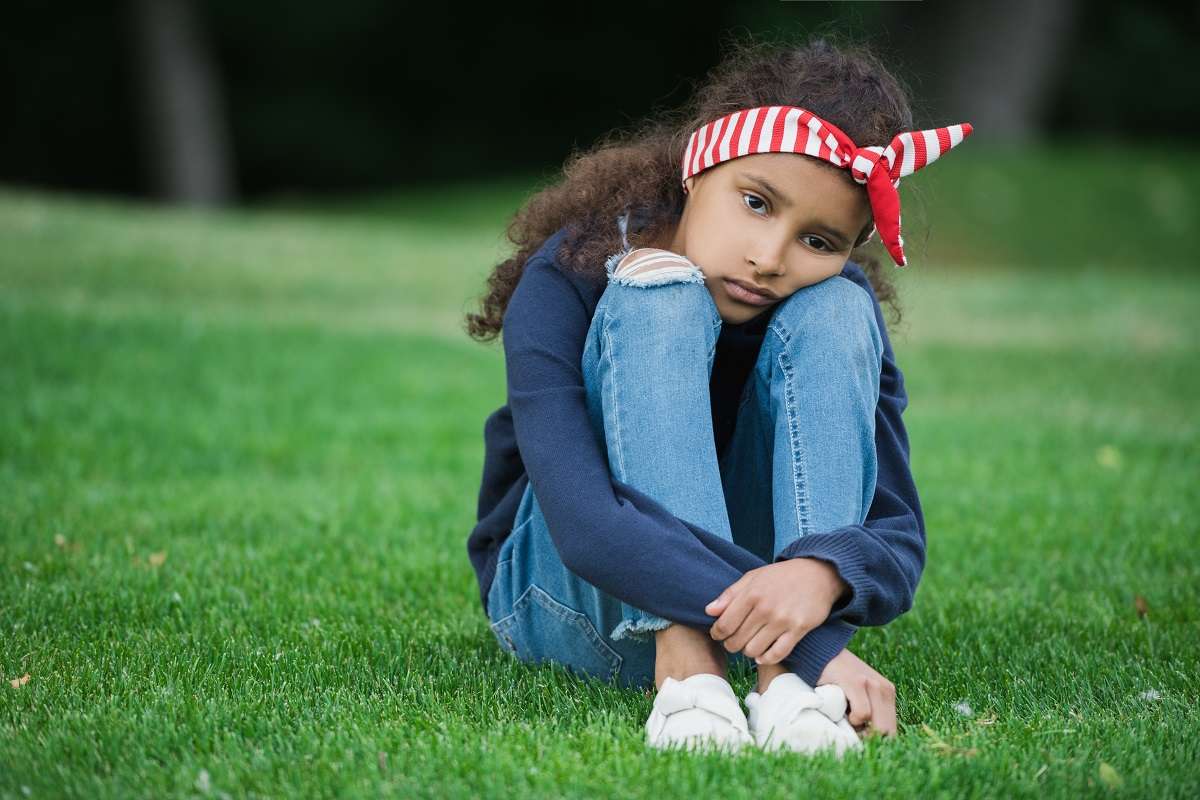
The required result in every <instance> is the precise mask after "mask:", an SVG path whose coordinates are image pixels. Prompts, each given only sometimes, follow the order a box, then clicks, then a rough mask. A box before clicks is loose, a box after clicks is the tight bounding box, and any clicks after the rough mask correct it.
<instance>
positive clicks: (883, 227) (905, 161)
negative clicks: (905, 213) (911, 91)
mask: <svg viewBox="0 0 1200 800" xmlns="http://www.w3.org/2000/svg"><path fill="white" fill-rule="evenodd" d="M801 127H803V128H804V130H805V134H804V135H803V136H802V135H800V131H801ZM971 130H972V128H971V125H970V123H967V122H964V123H961V124H959V125H950V126H948V127H945V128H932V129H930V130H925V131H905V132H904V133H899V134H896V136H895V137H894V138H893V139H892V143H891V144H889V145H888V146H887V147H880V146H878V145H870V146H867V147H859V146H857V145H856V144H854V142H853V141H851V139H850V137H849V136H847V135H846V134H845V133H843V132H842V130H841V129H840V128H838V127H837V126H836V125H834V124H833V123H831V122H826V121H825V120H823V119H821V118H820V117H818V116H817V115H816V114H814V113H812V112H811V111H806V110H805V109H803V108H798V107H796V106H759V107H758V108H750V109H743V110H741V111H735V112H733V113H732V114H727V115H725V116H724V117H721V118H720V119H718V120H714V121H712V122H710V123H708V124H706V125H702V126H701V127H700V128H698V129H697V130H696V131H694V132H693V133H692V136H691V138H690V139H689V140H688V146H687V152H685V153H684V156H683V181H684V185H683V191H684V193H685V194H686V193H687V190H688V189H687V179H688V178H690V177H691V176H693V175H695V174H697V173H699V172H703V171H704V170H706V169H708V168H709V167H711V166H713V165H715V164H720V163H721V162H722V161H728V160H729V159H731V158H738V157H739V156H748V155H753V154H755V153H798V154H800V155H806V156H813V157H814V158H821V159H824V160H826V161H828V162H829V163H831V164H833V165H834V166H835V167H841V168H843V169H848V170H850V174H851V175H852V176H854V180H855V181H857V182H858V183H863V184H866V186H867V198H868V199H869V200H870V202H871V211H872V213H873V215H874V217H875V230H878V231H879V238H880V239H881V240H882V241H883V245H884V247H886V248H887V251H888V252H889V253H891V255H892V259H893V260H894V261H895V262H896V266H897V267H903V266H904V265H905V263H906V262H905V259H904V239H903V238H902V237H901V236H900V193H899V192H897V191H896V188H897V187H898V186H899V185H900V178H902V177H903V176H905V175H911V174H913V173H914V172H916V171H917V170H919V169H921V168H922V167H924V166H927V165H928V164H931V163H933V162H934V161H936V160H937V159H938V157H939V156H941V155H942V154H943V153H945V152H947V151H948V150H950V148H952V147H954V146H955V145H956V144H959V143H961V142H962V141H963V140H964V139H966V138H967V137H968V136H970V135H971ZM881 163H882V164H883V166H882V167H880V166H879V165H880V164H881ZM874 232H875V231H874V230H872V233H874ZM867 238H870V237H869V236H868V237H867Z"/></svg>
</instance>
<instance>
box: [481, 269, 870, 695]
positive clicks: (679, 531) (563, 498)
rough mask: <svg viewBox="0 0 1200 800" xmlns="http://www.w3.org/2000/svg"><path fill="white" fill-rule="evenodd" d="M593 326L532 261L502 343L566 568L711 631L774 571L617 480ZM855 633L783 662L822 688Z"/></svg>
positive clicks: (816, 638)
mask: <svg viewBox="0 0 1200 800" xmlns="http://www.w3.org/2000/svg"><path fill="white" fill-rule="evenodd" d="M590 324H591V319H590V317H589V314H588V310H587V306H586V304H585V302H584V300H583V298H582V297H581V296H580V294H579V292H578V291H577V290H576V289H575V287H574V286H573V285H572V284H571V282H570V280H569V279H568V278H567V276H566V275H564V274H563V273H562V272H561V270H559V269H558V268H557V267H556V266H555V265H554V264H553V263H552V262H550V261H549V260H548V259H545V258H542V257H534V258H532V259H530V260H529V261H528V262H527V263H526V265H525V269H524V272H523V274H522V276H521V278H520V280H519V281H518V283H517V287H516V289H515V290H514V292H513V295H512V297H511V299H510V301H509V304H508V307H507V309H506V310H505V314H504V321H503V342H504V355H505V369H506V372H507V379H508V404H509V407H510V408H511V410H512V417H513V426H514V430H515V433H516V439H517V446H518V449H519V450H520V453H521V459H522V461H523V462H524V464H525V468H526V471H527V472H528V474H529V480H530V483H531V485H532V486H533V491H534V494H535V496H536V497H537V500H538V505H539V506H540V507H541V510H542V513H543V515H544V516H545V518H546V523H547V525H548V527H549V530H550V537H551V539H552V541H553V542H554V546H555V548H556V549H557V551H558V554H559V557H560V559H561V560H562V562H563V564H564V565H565V566H566V567H567V569H569V570H571V572H573V573H575V574H576V575H578V576H579V577H581V578H583V579H584V580H586V581H587V582H588V583H590V584H592V585H593V586H596V587H597V588H599V589H600V590H602V591H604V592H606V593H608V594H610V595H612V596H613V597H616V598H618V599H620V600H622V601H623V602H625V603H628V604H629V605H632V606H634V607H636V608H640V609H642V610H644V611H648V612H650V613H652V614H655V615H657V616H660V617H663V618H664V619H669V620H671V621H673V622H677V623H681V624H684V625H689V626H691V627H693V628H698V629H701V630H704V631H707V630H708V628H710V627H711V626H712V625H713V623H715V622H716V621H717V617H714V616H711V615H709V614H707V613H706V612H705V611H704V607H705V606H706V605H707V604H708V603H709V602H711V601H712V600H713V599H715V598H716V597H717V596H718V595H719V594H720V593H721V592H722V591H724V589H725V588H726V587H728V586H729V585H730V584H732V583H734V582H735V581H737V580H738V578H740V577H741V576H742V575H743V574H744V573H745V572H748V571H749V570H751V569H756V568H758V567H761V566H764V565H765V564H766V562H764V561H763V560H762V559H761V558H759V557H758V556H757V555H755V554H754V553H752V552H750V551H749V550H746V549H744V548H742V547H741V546H739V545H737V544H736V543H734V542H730V541H728V540H726V539H723V538H721V537H720V536H717V535H716V534H714V533H712V532H710V531H707V530H704V529H703V528H700V527H698V526H696V525H694V524H692V523H690V522H687V521H685V520H681V519H680V518H678V517H676V516H675V515H674V514H672V513H671V512H670V511H668V510H667V508H666V507H665V506H663V505H662V504H661V503H659V502H658V501H656V500H654V499H653V498H651V497H650V496H649V495H646V494H645V493H643V492H641V491H639V490H637V489H635V488H634V487H633V486H630V485H628V484H626V483H624V482H622V481H619V480H617V479H616V478H614V477H613V476H612V473H611V471H610V469H609V466H608V461H607V458H606V456H605V452H604V449H603V445H604V441H603V438H602V435H601V434H600V433H598V432H596V431H594V430H593V429H592V426H591V421H590V419H589V417H588V412H587V394H586V389H585V387H584V384H583V367H582V361H583V350H584V344H585V340H586V337H587V331H588V328H589V327H590ZM854 631H855V627H854V626H853V625H852V624H849V623H848V622H845V621H841V620H833V621H827V622H826V623H825V624H823V625H822V626H820V627H818V628H816V629H815V630H813V631H811V632H809V633H808V634H807V635H806V636H805V637H804V638H803V639H801V640H800V641H799V642H798V643H797V644H796V646H795V647H794V648H793V650H792V652H791V654H789V655H788V656H787V657H785V658H784V659H783V663H784V664H785V665H786V666H787V667H788V668H789V669H791V670H793V671H795V672H796V673H797V674H799V675H800V676H801V677H802V678H803V679H804V680H805V681H806V682H808V683H809V684H810V685H815V683H816V681H817V679H818V678H819V676H820V674H821V672H822V671H824V668H825V665H826V664H827V663H828V662H829V660H830V659H832V658H833V657H834V656H835V655H837V654H838V653H839V652H841V650H842V649H843V648H844V647H845V646H846V644H847V643H848V642H849V640H850V638H851V636H853V634H854ZM604 633H605V634H606V635H607V634H608V633H609V632H607V631H605V632H604Z"/></svg>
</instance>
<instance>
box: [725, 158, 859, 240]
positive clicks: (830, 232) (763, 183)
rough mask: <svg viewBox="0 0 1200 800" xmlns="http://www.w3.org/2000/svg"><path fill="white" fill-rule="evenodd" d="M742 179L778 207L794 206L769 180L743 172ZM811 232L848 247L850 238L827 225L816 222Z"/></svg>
mask: <svg viewBox="0 0 1200 800" xmlns="http://www.w3.org/2000/svg"><path fill="white" fill-rule="evenodd" d="M742 177H743V178H745V179H746V180H748V181H750V182H752V183H757V184H758V185H759V188H761V189H762V190H763V191H764V192H766V193H767V194H769V195H772V196H774V198H775V199H776V200H777V201H778V202H779V204H780V205H782V206H792V205H795V204H794V203H793V202H792V199H791V198H790V197H788V196H787V195H786V194H784V193H783V192H781V191H779V189H777V188H775V185H774V184H772V183H771V182H770V181H769V180H767V179H766V178H764V177H763V176H761V175H752V174H750V173H749V172H743V173H742ZM813 230H816V231H820V232H821V233H823V234H825V235H826V236H828V237H830V238H831V239H836V240H837V243H838V245H839V246H841V247H845V246H846V245H848V244H849V243H850V238H849V237H848V236H846V234H844V233H842V232H841V231H839V230H837V229H836V228H831V227H829V226H828V225H825V224H823V223H820V222H818V223H816V224H815V225H813Z"/></svg>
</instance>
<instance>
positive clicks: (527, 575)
mask: <svg viewBox="0 0 1200 800" xmlns="http://www.w3.org/2000/svg"><path fill="white" fill-rule="evenodd" d="M614 258H615V257H614ZM720 326H721V318H720V315H719V313H718V311H717V308H716V304H715V303H714V302H713V300H712V297H711V295H709V293H708V290H707V288H706V287H705V285H704V283H703V276H702V275H701V274H700V273H699V272H698V271H696V272H694V273H692V274H685V275H681V274H679V273H676V274H674V275H672V276H671V277H670V279H669V280H662V281H660V282H650V281H645V282H641V281H638V280H636V276H627V277H625V278H622V279H615V280H613V281H612V282H610V283H609V285H608V286H607V288H606V291H605V293H604V295H603V296H602V297H601V299H600V302H599V304H598V305H597V307H596V311H595V314H594V316H593V318H592V324H591V328H590V329H589V332H588V337H587V341H586V344H585V348H584V353H583V359H582V369H583V376H584V383H585V386H586V389H587V404H588V413H589V417H590V419H591V422H592V428H593V431H594V432H595V434H596V436H597V438H598V440H600V441H602V442H603V443H604V445H605V448H604V449H605V451H606V453H607V457H608V461H609V467H610V470H611V471H612V474H613V476H614V477H615V478H617V479H618V480H621V481H623V482H626V483H628V484H630V485H632V486H634V487H635V488H637V489H639V490H641V491H643V492H645V493H646V494H648V495H649V496H651V497H653V498H654V499H655V500H657V501H659V502H661V503H662V504H663V505H664V507H666V508H667V509H668V510H669V511H671V512H672V513H673V514H675V515H676V516H678V517H681V518H683V519H686V520H688V521H691V522H693V523H695V524H697V525H700V526H702V527H704V528H706V529H707V530H709V531H711V532H713V533H714V534H716V535H721V536H724V537H726V538H728V539H729V540H730V541H732V532H731V529H730V526H729V519H728V515H727V514H726V511H725V499H724V497H723V495H722V492H721V475H720V468H719V465H718V463H717V456H716V447H715V444H714V442H713V431H712V416H711V408H710V401H709V393H708V382H709V376H710V374H711V370H712V360H713V357H714V355H715V351H716V342H717V338H718V335H719V333H720ZM489 614H490V616H491V618H492V619H493V620H495V621H494V622H493V623H492V628H493V630H494V631H495V632H496V635H497V638H498V639H499V641H500V642H501V645H502V646H504V647H506V649H508V650H509V651H510V652H512V653H514V654H515V655H516V656H517V657H519V658H521V659H522V660H526V661H540V660H553V661H558V662H560V663H563V664H565V665H567V666H568V667H572V668H573V669H574V670H575V671H577V672H584V673H588V674H594V675H597V676H599V677H602V678H604V679H608V678H612V677H616V678H618V680H619V682H621V683H622V684H624V685H633V686H647V685H653V684H654V683H655V666H656V648H657V643H656V634H657V633H658V632H659V631H663V630H665V629H666V628H668V627H670V626H671V625H672V623H671V621H670V620H666V619H663V618H661V617H658V616H655V615H652V614H649V613H648V612H645V611H642V610H641V609H638V608H635V607H633V606H630V605H627V604H625V603H622V602H621V601H620V600H618V599H617V598H615V597H612V596H611V595H609V594H607V593H605V592H601V591H600V590H599V589H597V588H596V587H594V586H592V585H591V584H588V583H587V582H586V581H584V580H583V579H581V578H579V577H578V576H576V575H574V574H573V573H571V572H570V571H569V570H567V569H566V567H565V566H563V565H562V562H561V560H560V559H559V557H558V554H557V551H556V549H555V547H554V545H553V542H552V541H551V539H550V536H549V529H548V527H547V525H546V521H545V518H544V516H543V515H542V514H541V511H540V508H539V507H538V503H537V498H536V496H535V495H534V494H533V492H532V490H531V489H530V487H526V490H525V496H524V497H523V500H522V503H521V507H520V509H519V510H518V513H517V518H516V520H515V525H514V530H513V533H512V535H510V537H509V539H508V540H506V542H505V544H504V547H503V548H502V549H501V551H500V555H499V562H498V566H497V573H496V579H495V583H494V584H493V588H492V591H491V593H490V596H489ZM677 627H680V626H677ZM689 630H690V629H689ZM688 632H689V631H683V630H678V631H672V632H670V633H671V634H677V635H681V636H686V635H687V633H688ZM690 632H691V633H695V634H699V636H700V637H701V638H703V633H702V632H697V631H690ZM664 638H665V637H664ZM705 645H706V646H711V643H710V642H706V643H705ZM718 649H719V648H718ZM738 655H739V656H740V654H738ZM741 658H742V660H744V661H746V662H747V663H749V660H748V659H745V657H744V656H743V657H741ZM722 671H723V670H722Z"/></svg>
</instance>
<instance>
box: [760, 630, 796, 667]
mask: <svg viewBox="0 0 1200 800" xmlns="http://www.w3.org/2000/svg"><path fill="white" fill-rule="evenodd" d="M807 633H808V631H803V632H801V633H799V634H797V633H796V632H795V631H791V630H786V631H784V632H783V633H782V634H781V635H780V637H779V638H778V639H776V640H775V643H774V644H772V645H771V646H770V648H768V649H767V652H765V653H763V654H762V655H761V656H759V657H758V663H760V664H778V663H779V662H780V661H782V660H783V659H784V656H786V655H787V654H788V653H790V652H792V648H793V647H795V646H796V642H798V641H800V640H801V639H803V638H804V636H805V635H806V634H807Z"/></svg>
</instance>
